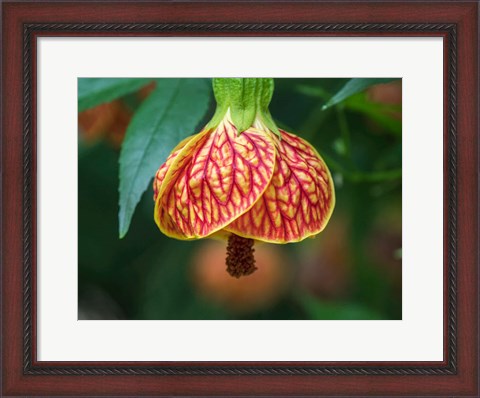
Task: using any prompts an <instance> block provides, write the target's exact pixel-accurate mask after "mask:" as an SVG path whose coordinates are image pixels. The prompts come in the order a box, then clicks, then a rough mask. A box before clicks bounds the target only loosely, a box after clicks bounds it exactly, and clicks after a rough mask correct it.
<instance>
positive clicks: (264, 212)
mask: <svg viewBox="0 0 480 398" xmlns="http://www.w3.org/2000/svg"><path fill="white" fill-rule="evenodd" d="M280 132H281V135H282V140H281V141H278V142H277V159H276V162H275V171H274V174H273V177H272V180H271V182H270V184H269V185H268V187H267V189H266V190H265V193H264V194H263V196H262V197H261V198H260V199H259V200H258V201H257V202H256V203H255V205H254V206H253V207H252V208H251V209H250V210H249V211H248V212H247V213H245V214H244V215H242V216H241V217H239V218H238V219H236V220H235V221H234V222H233V223H231V224H230V225H228V227H226V228H225V229H226V230H228V231H230V232H233V233H235V234H237V235H240V236H243V237H246V238H252V239H257V240H261V241H266V242H273V243H287V242H297V241H300V240H303V239H305V238H307V237H309V236H314V235H316V234H318V233H319V232H321V231H322V230H323V229H324V228H325V226H326V225H327V223H328V220H329V219H330V216H331V214H332V212H333V208H334V205H335V192H334V187H333V181H332V177H331V175H330V171H329V170H328V168H327V166H326V164H325V162H324V161H323V160H322V158H321V157H320V155H319V154H318V152H317V151H316V150H315V149H314V148H313V147H312V146H311V145H310V144H309V143H307V142H306V141H304V140H303V139H301V138H300V137H297V136H295V135H293V134H290V133H287V132H285V131H282V130H280Z"/></svg>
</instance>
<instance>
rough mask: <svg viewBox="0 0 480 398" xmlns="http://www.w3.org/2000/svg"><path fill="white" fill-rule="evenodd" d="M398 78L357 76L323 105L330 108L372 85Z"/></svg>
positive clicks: (324, 107)
mask: <svg viewBox="0 0 480 398" xmlns="http://www.w3.org/2000/svg"><path fill="white" fill-rule="evenodd" d="M393 80H397V79H396V78H391V77H389V78H373V79H370V78H368V79H366V78H365V79H364V78H355V79H350V80H349V81H348V82H347V83H346V84H345V85H344V86H343V87H342V88H341V89H340V90H339V91H338V92H337V93H336V94H335V95H334V96H333V97H332V98H330V99H329V100H328V102H327V103H326V104H325V105H324V106H323V108H322V109H323V110H325V109H327V108H330V107H331V106H333V105H336V104H338V103H340V102H342V101H343V100H345V99H347V98H348V97H350V96H351V95H353V94H356V93H359V92H361V91H363V90H365V89H366V88H368V87H370V86H374V85H375V84H380V83H388V82H391V81H393Z"/></svg>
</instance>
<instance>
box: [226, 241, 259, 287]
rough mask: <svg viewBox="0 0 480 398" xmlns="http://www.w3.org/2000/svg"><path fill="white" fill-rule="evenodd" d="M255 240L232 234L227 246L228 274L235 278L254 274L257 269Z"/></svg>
mask: <svg viewBox="0 0 480 398" xmlns="http://www.w3.org/2000/svg"><path fill="white" fill-rule="evenodd" d="M253 244H254V240H253V239H246V238H242V237H240V236H238V235H235V234H231V235H230V236H229V238H228V244H227V259H226V264H227V272H228V273H229V274H230V275H232V276H233V277H235V278H240V277H241V276H246V275H250V274H253V273H254V272H255V270H256V269H257V267H256V266H255V257H254V254H253V253H254V252H255V249H254V248H253Z"/></svg>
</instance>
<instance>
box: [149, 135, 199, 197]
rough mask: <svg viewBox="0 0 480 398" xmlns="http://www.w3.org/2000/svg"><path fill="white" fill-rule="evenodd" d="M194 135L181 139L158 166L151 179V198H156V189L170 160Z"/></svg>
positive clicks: (168, 166)
mask: <svg viewBox="0 0 480 398" xmlns="http://www.w3.org/2000/svg"><path fill="white" fill-rule="evenodd" d="M193 137H194V136H192V135H191V136H190V137H187V138H185V139H184V140H182V141H181V142H180V143H179V144H178V145H177V146H176V147H175V148H174V149H173V151H172V153H170V155H169V156H168V158H167V160H166V161H165V163H164V164H162V165H161V166H160V168H159V169H158V170H157V173H156V174H155V178H154V179H153V200H154V201H156V200H157V195H158V191H160V187H161V186H162V183H163V180H164V178H165V175H166V174H167V171H168V169H169V168H170V165H171V164H172V162H173V161H174V160H175V158H176V157H177V155H178V154H179V153H180V151H181V150H182V149H183V148H184V147H185V145H187V143H188V142H189V141H190V140H191V139H192V138H193Z"/></svg>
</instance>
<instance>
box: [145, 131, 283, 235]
mask: <svg viewBox="0 0 480 398" xmlns="http://www.w3.org/2000/svg"><path fill="white" fill-rule="evenodd" d="M274 165H275V147H274V144H273V141H272V139H271V138H270V136H269V135H267V134H265V133H264V132H262V131H259V130H256V129H249V130H247V131H244V132H243V133H242V134H240V135H237V130H236V129H235V127H234V126H233V125H232V124H231V123H229V122H225V123H222V124H220V126H219V127H218V128H217V129H216V130H215V131H212V132H210V133H207V134H204V135H201V136H200V137H198V138H197V137H194V138H193V139H192V140H191V141H189V142H188V143H187V144H186V145H185V147H184V148H183V149H181V150H180V152H179V153H178V154H177V155H176V156H175V158H174V160H173V161H172V163H171V164H170V167H169V168H168V171H167V172H166V174H165V175H164V177H163V178H164V179H163V183H162V184H161V187H160V189H159V192H158V197H157V203H156V206H155V207H156V214H155V217H156V221H157V224H158V226H159V228H160V230H162V232H164V233H165V234H166V235H169V236H173V237H177V238H180V239H196V238H203V237H205V236H208V235H210V234H212V233H214V232H216V231H218V230H220V229H222V228H223V227H225V226H226V225H228V224H229V223H231V222H232V221H233V220H235V219H236V218H237V217H239V216H241V215H242V214H243V213H245V212H246V211H247V210H249V209H250V208H251V207H252V206H253V205H254V203H255V202H256V201H257V200H258V198H259V197H260V196H261V195H262V194H263V192H264V191H265V189H266V187H267V186H268V184H269V182H270V180H271V178H272V175H273V170H274ZM165 213H166V215H165ZM172 226H175V230H173V233H172V229H173V228H172ZM180 235H181V236H180Z"/></svg>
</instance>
